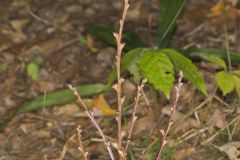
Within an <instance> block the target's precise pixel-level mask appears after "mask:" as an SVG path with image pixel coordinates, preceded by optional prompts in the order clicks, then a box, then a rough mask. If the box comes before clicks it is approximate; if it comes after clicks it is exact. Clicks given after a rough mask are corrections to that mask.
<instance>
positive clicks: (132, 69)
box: [127, 59, 143, 84]
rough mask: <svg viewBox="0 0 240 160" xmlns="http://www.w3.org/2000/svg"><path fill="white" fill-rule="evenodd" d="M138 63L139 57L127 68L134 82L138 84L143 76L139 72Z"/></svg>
mask: <svg viewBox="0 0 240 160" xmlns="http://www.w3.org/2000/svg"><path fill="white" fill-rule="evenodd" d="M138 63H139V59H138V60H137V61H136V63H134V64H132V65H130V66H129V67H128V69H127V70H128V71H129V72H130V73H131V74H132V75H133V79H134V82H135V83H137V84H139V83H140V80H141V79H142V78H143V76H142V74H141V73H140V70H139V65H138Z"/></svg>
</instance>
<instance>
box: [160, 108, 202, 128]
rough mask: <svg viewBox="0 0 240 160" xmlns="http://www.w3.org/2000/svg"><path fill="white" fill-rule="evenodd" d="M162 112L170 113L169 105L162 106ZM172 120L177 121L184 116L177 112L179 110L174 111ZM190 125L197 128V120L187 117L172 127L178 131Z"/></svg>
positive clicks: (198, 125)
mask: <svg viewBox="0 0 240 160" xmlns="http://www.w3.org/2000/svg"><path fill="white" fill-rule="evenodd" d="M162 113H163V114H165V115H168V116H169V115H170V113H171V107H164V108H163V109H162ZM174 114H175V115H174V121H178V120H181V119H182V118H183V117H184V114H183V113H181V112H179V111H177V110H176V111H175V113H174ZM190 127H194V128H199V127H200V124H199V123H198V122H197V120H195V119H193V118H187V119H186V120H184V121H182V122H181V123H179V124H178V125H177V126H176V128H175V129H174V132H175V133H176V132H178V131H180V130H185V131H186V130H187V129H189V128H190Z"/></svg>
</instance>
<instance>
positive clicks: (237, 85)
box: [233, 75, 240, 98]
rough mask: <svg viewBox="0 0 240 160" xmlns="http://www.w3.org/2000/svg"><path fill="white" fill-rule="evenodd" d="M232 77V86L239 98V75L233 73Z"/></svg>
mask: <svg viewBox="0 0 240 160" xmlns="http://www.w3.org/2000/svg"><path fill="white" fill-rule="evenodd" d="M233 78H234V86H235V90H236V92H237V95H238V97H239V98H240V77H238V76H236V75H233Z"/></svg>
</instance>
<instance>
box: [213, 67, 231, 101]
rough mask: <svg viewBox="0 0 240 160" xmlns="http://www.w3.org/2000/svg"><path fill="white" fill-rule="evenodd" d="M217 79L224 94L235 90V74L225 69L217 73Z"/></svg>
mask: <svg viewBox="0 0 240 160" xmlns="http://www.w3.org/2000/svg"><path fill="white" fill-rule="evenodd" d="M216 79H217V85H218V87H219V88H220V89H221V91H222V92H223V95H224V96H225V95H226V94H228V93H230V92H232V91H233V89H234V85H235V82H234V76H233V75H232V74H231V73H229V72H225V71H221V72H218V73H217V74H216Z"/></svg>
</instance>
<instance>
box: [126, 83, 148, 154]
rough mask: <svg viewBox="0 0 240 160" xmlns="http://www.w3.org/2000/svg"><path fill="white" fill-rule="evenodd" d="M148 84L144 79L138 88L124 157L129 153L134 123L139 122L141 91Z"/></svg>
mask: <svg viewBox="0 0 240 160" xmlns="http://www.w3.org/2000/svg"><path fill="white" fill-rule="evenodd" d="M146 82H147V79H144V80H143V81H142V83H141V85H140V86H138V90H137V96H136V98H135V105H134V108H133V113H132V119H131V122H130V127H129V129H128V137H127V144H126V147H125V149H124V155H126V153H127V149H128V146H129V144H130V142H131V136H132V131H133V127H134V123H135V121H136V120H137V116H136V111H137V106H138V102H139V98H140V97H141V91H142V89H143V87H144V85H145V83H146Z"/></svg>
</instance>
